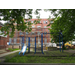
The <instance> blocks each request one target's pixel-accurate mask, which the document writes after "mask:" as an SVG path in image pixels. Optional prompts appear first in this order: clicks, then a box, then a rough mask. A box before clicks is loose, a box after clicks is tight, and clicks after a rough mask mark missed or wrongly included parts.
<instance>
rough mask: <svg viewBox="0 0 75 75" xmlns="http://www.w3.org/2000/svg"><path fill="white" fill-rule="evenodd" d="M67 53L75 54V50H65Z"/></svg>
mask: <svg viewBox="0 0 75 75" xmlns="http://www.w3.org/2000/svg"><path fill="white" fill-rule="evenodd" d="M64 51H65V52H69V53H75V50H64Z"/></svg>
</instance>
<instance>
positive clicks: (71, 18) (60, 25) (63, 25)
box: [48, 9, 75, 43]
mask: <svg viewBox="0 0 75 75" xmlns="http://www.w3.org/2000/svg"><path fill="white" fill-rule="evenodd" d="M49 11H51V12H52V14H53V15H54V16H55V20H54V23H53V24H52V25H51V29H50V32H54V33H57V32H59V31H62V34H63V40H64V43H65V42H67V41H69V40H73V39H75V36H74V34H75V25H74V24H75V9H59V10H58V9H51V10H49ZM56 12H57V13H56ZM59 14H60V15H61V17H59ZM48 26H49V25H48ZM52 36H53V39H54V41H55V42H58V41H59V40H57V39H58V38H59V37H58V35H57V34H52Z"/></svg>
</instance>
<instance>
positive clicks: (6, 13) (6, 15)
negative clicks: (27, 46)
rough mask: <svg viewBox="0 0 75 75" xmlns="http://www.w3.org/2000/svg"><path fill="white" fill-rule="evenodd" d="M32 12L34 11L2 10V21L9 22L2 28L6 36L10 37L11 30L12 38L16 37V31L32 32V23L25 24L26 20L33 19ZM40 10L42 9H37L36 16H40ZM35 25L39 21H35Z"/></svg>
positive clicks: (0, 10)
mask: <svg viewBox="0 0 75 75" xmlns="http://www.w3.org/2000/svg"><path fill="white" fill-rule="evenodd" d="M32 10H33V9H0V20H4V21H7V23H5V24H4V26H3V27H2V28H1V31H5V32H6V34H5V35H8V34H9V31H10V28H11V29H12V32H11V35H10V36H11V37H13V36H14V31H15V29H17V30H18V31H19V30H21V31H23V32H24V31H25V32H30V31H31V30H32V29H31V25H32V23H31V22H30V21H28V22H25V21H24V20H26V21H27V20H29V19H31V18H32ZM40 10H41V9H36V11H35V14H36V15H37V14H39V11H40ZM26 15H27V16H28V18H27V19H26V18H25V16H26ZM1 17H3V18H1ZM38 18H39V17H38ZM14 23H17V25H16V26H14ZM34 23H37V21H34Z"/></svg>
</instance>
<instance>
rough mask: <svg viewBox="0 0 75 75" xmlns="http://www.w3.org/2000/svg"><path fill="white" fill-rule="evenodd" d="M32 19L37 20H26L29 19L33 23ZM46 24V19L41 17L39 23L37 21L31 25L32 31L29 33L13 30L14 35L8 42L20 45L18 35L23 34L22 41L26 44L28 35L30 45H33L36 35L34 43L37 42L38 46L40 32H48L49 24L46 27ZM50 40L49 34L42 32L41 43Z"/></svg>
mask: <svg viewBox="0 0 75 75" xmlns="http://www.w3.org/2000/svg"><path fill="white" fill-rule="evenodd" d="M34 20H37V19H30V20H28V21H31V23H33V22H34ZM25 22H27V21H25ZM50 22H51V23H53V21H50ZM48 24H49V21H48V19H41V20H40V21H39V23H37V24H36V25H35V24H33V25H32V31H31V32H29V33H28V32H21V31H17V30H15V34H14V37H13V38H9V42H10V44H11V45H12V44H15V45H20V44H21V42H22V38H20V37H19V36H20V35H22V34H24V37H25V39H24V40H25V41H24V43H25V44H26V45H28V37H30V43H31V46H35V37H36V43H37V46H39V45H41V33H49V30H48V28H50V26H48V27H47V25H48ZM10 32H11V31H10ZM50 41H51V38H50V34H44V35H43V43H44V44H48V43H49V42H50Z"/></svg>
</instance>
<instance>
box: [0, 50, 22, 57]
mask: <svg viewBox="0 0 75 75" xmlns="http://www.w3.org/2000/svg"><path fill="white" fill-rule="evenodd" d="M19 51H21V50H16V51H13V52H7V53H3V54H0V58H1V57H4V56H6V55H9V54H13V53H16V52H19Z"/></svg>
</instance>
